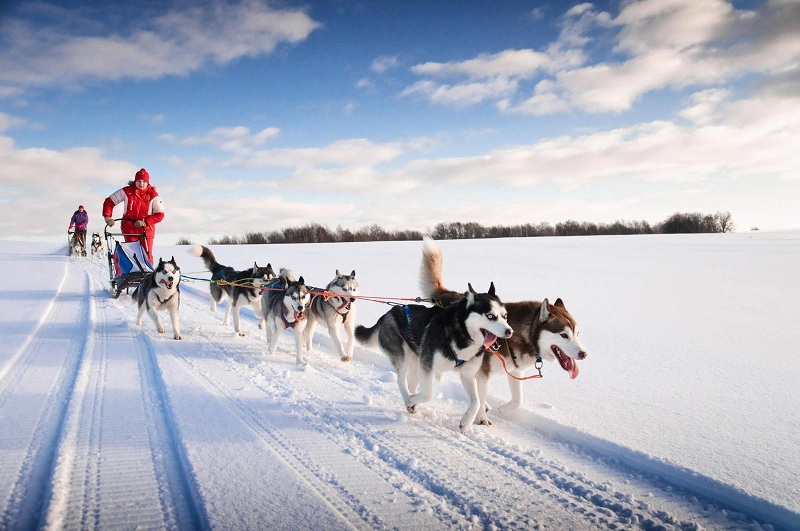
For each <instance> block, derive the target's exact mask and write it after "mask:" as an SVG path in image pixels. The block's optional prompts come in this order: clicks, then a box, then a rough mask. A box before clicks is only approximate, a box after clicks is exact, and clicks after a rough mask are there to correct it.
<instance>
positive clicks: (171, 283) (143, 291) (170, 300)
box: [131, 256, 183, 339]
mask: <svg viewBox="0 0 800 531" xmlns="http://www.w3.org/2000/svg"><path fill="white" fill-rule="evenodd" d="M180 284H181V268H180V267H178V264H176V263H175V257H174V256H173V257H172V258H171V259H170V260H168V261H166V262H165V261H164V260H163V259H161V258H159V260H158V265H157V266H156V268H155V270H154V271H153V272H152V273H150V274H148V275H147V276H146V277H144V279H142V281H141V283H139V285H138V286H136V290H135V291H134V292H133V294H131V297H132V298H133V300H134V301H136V304H137V305H138V306H139V316H138V318H137V320H136V325H137V326H142V319H143V318H144V314H145V313H147V314H149V315H150V317H151V318H152V319H153V323H155V325H156V329H157V330H158V333H159V334H163V333H164V325H163V324H162V323H161V318H160V317H159V316H158V312H159V311H161V310H167V311H168V312H169V318H170V321H172V332H173V336H172V337H174V338H175V339H183V337H182V336H181V326H180V318H179V314H178V310H179V309H180V305H181V289H180Z"/></svg>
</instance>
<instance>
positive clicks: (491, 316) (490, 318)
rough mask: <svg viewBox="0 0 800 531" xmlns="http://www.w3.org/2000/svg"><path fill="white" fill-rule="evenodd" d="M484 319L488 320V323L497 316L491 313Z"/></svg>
mask: <svg viewBox="0 0 800 531" xmlns="http://www.w3.org/2000/svg"><path fill="white" fill-rule="evenodd" d="M486 318H487V319H489V320H490V321H494V320H495V319H497V316H496V315H495V314H493V313H489V314H486Z"/></svg>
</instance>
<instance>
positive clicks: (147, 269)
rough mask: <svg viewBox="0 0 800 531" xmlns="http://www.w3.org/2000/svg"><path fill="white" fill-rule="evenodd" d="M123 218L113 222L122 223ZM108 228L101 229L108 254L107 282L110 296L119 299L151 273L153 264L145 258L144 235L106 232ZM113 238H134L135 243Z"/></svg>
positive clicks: (142, 233) (145, 239) (145, 245)
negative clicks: (123, 292)
mask: <svg viewBox="0 0 800 531" xmlns="http://www.w3.org/2000/svg"><path fill="white" fill-rule="evenodd" d="M122 220H124V218H120V219H116V220H114V221H122ZM108 228H109V227H108V226H106V227H105V229H103V235H104V236H105V240H106V250H107V253H108V280H109V282H110V283H111V296H112V297H114V298H115V299H116V298H117V297H119V295H120V293H122V291H123V290H125V292H126V293H127V291H128V289H129V288H135V287H137V286H138V285H139V284H140V283H141V282H142V280H143V279H144V278H145V277H146V276H147V275H148V274H150V273H152V272H153V264H151V263H150V260H149V259H148V258H147V254H148V253H147V237H146V233H145V232H144V231H142V232H141V233H132V234H129V233H122V232H108ZM115 236H121V237H122V238H123V239H124V238H125V237H126V236H135V237H137V238H138V240H136V241H131V242H126V241H119V240H117V239H116V238H115Z"/></svg>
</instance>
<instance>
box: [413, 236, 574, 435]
mask: <svg viewBox="0 0 800 531" xmlns="http://www.w3.org/2000/svg"><path fill="white" fill-rule="evenodd" d="M419 285H420V290H421V292H422V295H423V297H426V298H430V299H433V300H434V302H435V303H436V304H440V305H443V306H448V305H451V304H454V303H456V302H457V301H459V300H460V299H461V298H463V295H462V294H460V293H457V292H454V291H451V290H448V289H447V288H445V287H444V285H443V284H442V252H441V250H440V249H439V247H438V246H437V245H436V243H435V242H434V241H433V240H432V239H430V238H428V237H426V238H425V239H424V244H423V250H422V263H421V264H420V271H419ZM506 310H507V311H508V324H509V325H510V326H511V327H512V328H513V329H514V330H515V331H516V333H515V334H514V335H513V336H512V337H511V338H510V339H507V340H506V341H502V342H500V343H502V344H501V345H500V348H499V349H497V353H499V354H500V355H502V356H503V359H504V361H505V363H506V367H507V368H508V369H509V372H510V373H511V375H509V376H508V385H509V387H510V388H511V400H510V401H509V402H507V403H505V404H503V405H501V406H500V407H498V412H499V413H500V414H501V415H505V414H507V413H510V412H511V411H514V410H515V409H517V408H518V407H519V406H520V404H521V403H522V382H521V381H520V380H516V379H514V377H513V376H516V377H522V375H523V373H524V372H525V371H526V370H527V369H529V368H531V367H535V366H536V363H537V360H538V359H542V360H545V361H553V362H554V361H557V362H558V363H559V365H560V366H561V368H562V369H564V371H566V372H567V374H568V375H569V377H570V379H575V378H577V377H578V372H579V370H578V363H577V361H578V360H583V359H585V358H586V356H587V353H586V350H585V349H584V348H583V345H582V344H581V342H580V340H579V339H578V328H577V324H576V322H575V319H574V318H573V317H572V315H571V314H570V313H569V312H568V311H567V308H566V306H564V302H563V301H562V300H561V299H560V298H559V299H556V301H555V303H554V304H550V302H549V301H548V300H547V299H544V300H543V301H541V302H538V301H523V302H507V303H506ZM540 365H541V364H540ZM502 372H504V370H503V364H502V362H501V361H500V359H499V358H498V357H497V355H495V354H493V353H487V354H486V355H485V356H484V357H483V361H482V363H481V367H480V371H478V374H477V384H478V392H479V394H480V397H481V398H480V407H479V410H478V415H477V417H476V420H475V422H476V423H477V424H486V425H491V421H490V420H489V419H488V418H487V417H486V412H487V410H488V409H489V408H488V407H487V406H486V394H487V390H488V385H489V380H490V379H491V378H492V376H494V375H496V374H500V373H502ZM512 375H513V376H512Z"/></svg>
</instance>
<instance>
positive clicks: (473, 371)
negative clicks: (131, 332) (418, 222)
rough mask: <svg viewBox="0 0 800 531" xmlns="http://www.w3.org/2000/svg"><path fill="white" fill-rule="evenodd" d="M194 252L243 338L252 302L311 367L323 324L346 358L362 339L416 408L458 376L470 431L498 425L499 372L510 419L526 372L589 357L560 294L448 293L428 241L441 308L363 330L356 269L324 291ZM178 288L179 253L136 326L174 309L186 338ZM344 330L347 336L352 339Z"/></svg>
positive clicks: (144, 286)
mask: <svg viewBox="0 0 800 531" xmlns="http://www.w3.org/2000/svg"><path fill="white" fill-rule="evenodd" d="M190 253H191V254H192V255H194V256H197V257H199V258H201V259H202V260H203V262H204V263H205V265H206V268H208V269H209V270H210V271H211V275H212V276H211V280H212V282H211V283H210V292H211V310H212V311H216V307H217V304H219V303H221V302H222V301H224V300H225V299H228V301H229V302H228V305H227V308H226V311H225V318H224V321H223V324H225V325H227V324H228V322H229V317H230V315H231V313H232V314H233V324H234V330H235V331H236V333H238V334H239V335H244V334H243V333H242V331H241V325H240V317H239V311H240V310H241V308H242V307H244V306H250V307H251V308H252V309H253V312H254V313H255V314H256V316H257V317H258V318H259V319H260V321H259V325H258V327H259V329H264V328H266V336H267V341H268V345H269V346H268V352H269V354H274V353H275V350H276V349H277V346H278V340H279V337H280V335H281V332H282V331H283V330H285V329H287V328H291V329H292V330H293V331H294V339H295V345H294V346H295V354H296V361H297V363H298V364H300V365H305V364H306V363H307V360H306V358H305V357H304V356H303V351H304V350H308V351H310V350H311V345H312V339H313V336H314V330H315V328H316V326H317V325H318V324H319V323H320V322H322V323H324V324H325V325H326V327H327V330H328V333H329V335H330V337H331V340H332V342H333V344H334V346H335V348H336V349H337V351H338V353H339V355H340V356H341V360H342V361H350V360H351V359H352V357H353V348H354V342H355V340H357V341H358V342H359V343H360V344H362V345H364V346H366V347H369V348H373V349H378V350H381V351H383V352H384V353H385V354H386V355H387V356H388V358H389V360H390V361H391V363H392V366H393V367H394V369H395V371H396V372H397V384H398V387H399V388H400V394H401V396H402V398H403V402H404V404H405V406H406V408H407V410H408V411H409V412H410V413H415V412H416V411H417V410H418V409H419V405H420V404H423V403H425V402H429V401H430V400H431V399H432V398H433V378H434V377H436V378H437V379H441V377H442V375H443V374H444V372H446V371H455V372H457V373H458V375H459V377H460V379H461V383H462V385H463V386H464V390H465V392H466V394H467V397H468V399H469V407H468V408H467V411H466V412H465V413H464V415H463V417H462V418H461V421H460V423H459V427H460V429H461V431H462V433H466V432H467V431H469V430H470V429H471V428H472V426H473V424H485V425H490V424H491V421H490V420H489V418H488V417H487V415H486V413H487V412H488V410H489V406H488V405H487V403H486V397H487V393H488V385H489V380H490V379H491V378H492V377H493V376H495V375H497V374H500V373H502V372H508V375H507V378H508V383H509V387H510V390H511V400H509V402H507V403H505V404H503V405H501V406H500V407H499V408H498V411H499V412H500V414H503V415H504V414H507V413H509V412H511V411H513V410H515V409H516V408H518V407H519V406H520V404H521V403H522V384H521V381H520V378H521V377H522V376H523V374H524V373H525V372H526V370H527V369H530V368H531V367H534V366H536V364H537V362H540V361H542V360H544V361H555V362H558V364H559V365H560V366H561V368H562V369H563V370H564V371H566V372H567V374H568V375H569V377H570V379H574V378H576V377H577V376H578V365H577V361H578V360H582V359H584V358H586V356H587V354H586V351H585V350H584V348H583V346H582V345H581V342H580V340H579V339H578V330H577V325H576V322H575V319H574V318H573V317H572V315H570V313H569V311H567V309H566V307H565V306H564V303H563V301H562V300H561V299H556V301H555V302H554V303H550V302H549V301H548V300H547V299H544V300H543V301H541V302H539V301H521V302H510V303H503V302H502V301H501V300H500V298H499V297H498V296H497V295H496V293H495V288H494V283H491V284H490V285H489V289H488V291H486V292H485V293H479V292H476V291H475V290H474V289H473V287H472V285H471V284H468V285H467V287H468V290H467V291H466V292H464V293H460V292H456V291H452V290H449V289H447V288H446V287H444V284H443V282H442V278H441V277H442V253H441V250H440V249H439V247H438V246H437V245H436V243H435V242H434V241H433V240H432V239H430V238H427V237H426V238H425V240H424V242H423V252H422V263H421V266H420V271H419V284H420V290H421V292H422V293H421V295H422V296H423V297H424V298H427V299H430V300H432V301H434V303H435V304H434V306H425V305H422V304H407V305H403V306H393V307H392V309H391V310H389V311H388V312H387V313H385V314H384V315H383V316H382V317H380V318H379V319H378V321H377V323H375V324H374V325H373V326H372V327H369V328H368V327H365V326H361V325H359V326H354V321H355V306H354V303H355V300H356V297H357V296H358V293H359V289H358V282H357V281H356V278H355V276H356V272H355V271H353V272H352V273H351V274H350V275H344V274H342V273H340V272H339V271H338V270H337V271H336V276H335V277H334V279H333V280H331V282H330V283H329V284H328V285H327V286H326V287H325V288H324V289H320V288H314V287H311V286H309V285H307V284H306V283H305V280H304V279H303V277H302V276H301V277H299V278H295V276H294V274H293V273H292V272H291V271H290V270H288V269H283V268H282V269H280V271H279V273H278V275H276V274H275V272H274V270H273V268H272V265H271V264H267V265H266V266H265V267H261V266H259V265H258V264H257V263H254V264H253V267H252V268H251V269H246V270H244V271H236V270H235V269H234V268H232V267H229V266H224V265H222V264H220V263H219V262H217V260H216V258H215V257H214V254H213V253H212V252H211V250H210V249H208V248H207V247H205V246H195V247H193V248H192V249H190ZM179 284H180V268H179V267H178V266H177V264H176V263H175V258H174V257H172V258H171V259H170V260H169V261H167V262H165V261H163V260H159V263H158V266H157V267H156V269H155V271H154V272H153V273H152V274H151V275H150V276H148V277H147V278H146V279H145V280H144V281H142V283H141V284H140V285H139V286H138V287H137V289H136V291H135V292H134V294H133V298H134V300H136V302H137V304H138V306H139V317H138V321H137V324H138V325H140V326H141V322H142V318H143V316H144V313H145V312H147V313H149V314H150V316H151V318H152V319H153V321H154V323H155V324H156V328H157V329H158V331H159V332H160V333H164V327H163V325H162V324H161V321H160V319H159V317H158V311H159V310H167V311H168V312H169V315H170V318H171V321H172V327H173V332H174V338H175V339H181V335H180V329H179V328H180V325H179V321H178V307H179V305H180V287H179ZM321 291H325V292H327V293H326V296H321V295H316V296H315V295H313V294H312V292H321ZM328 294H330V295H328ZM340 326H343V327H344V329H345V333H346V335H347V340H346V343H345V344H344V345H343V344H342V341H341V338H340V334H339V328H340ZM500 358H502V360H501V359H500Z"/></svg>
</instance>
